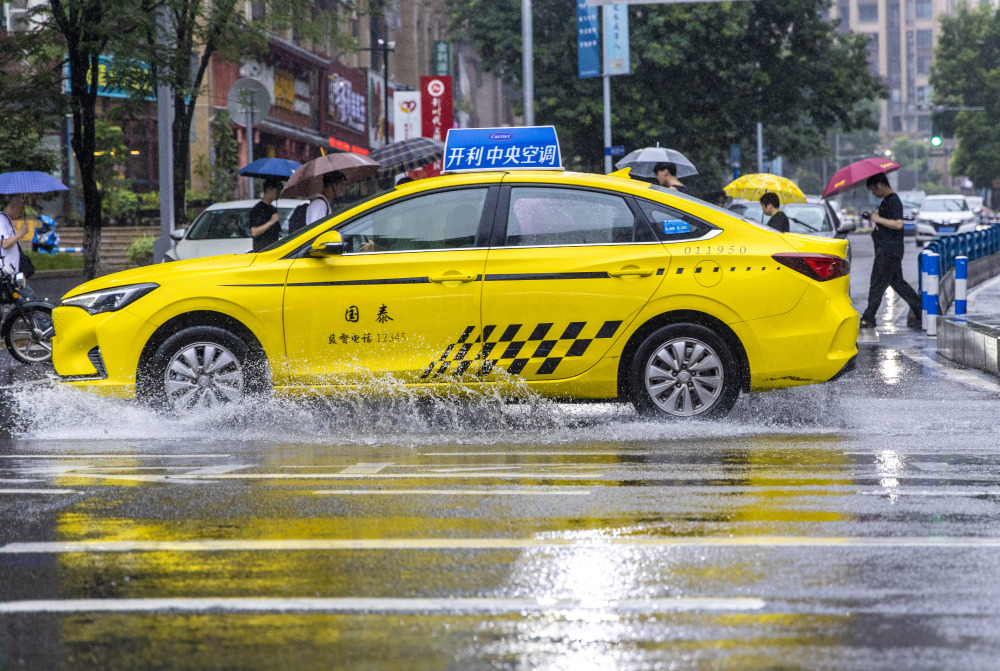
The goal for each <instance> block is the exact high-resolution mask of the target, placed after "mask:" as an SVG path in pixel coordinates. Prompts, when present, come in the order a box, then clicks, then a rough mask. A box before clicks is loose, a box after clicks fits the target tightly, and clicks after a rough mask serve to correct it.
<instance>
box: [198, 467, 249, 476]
mask: <svg viewBox="0 0 1000 671" xmlns="http://www.w3.org/2000/svg"><path fill="white" fill-rule="evenodd" d="M250 467H251V466H250V464H221V465H219V466H205V467H204V468H196V469H194V470H193V471H188V472H186V473H184V474H183V476H182V477H187V476H188V475H220V474H222V473H232V472H233V471H239V470H242V469H244V468H250Z"/></svg>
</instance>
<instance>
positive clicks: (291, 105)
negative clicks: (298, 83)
mask: <svg viewBox="0 0 1000 671" xmlns="http://www.w3.org/2000/svg"><path fill="white" fill-rule="evenodd" d="M274 106H275V107H280V108H281V109H285V110H294V109H295V75H293V74H292V73H291V72H289V71H288V70H281V69H280V68H275V70H274Z"/></svg>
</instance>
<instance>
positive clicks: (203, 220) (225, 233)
mask: <svg viewBox="0 0 1000 671" xmlns="http://www.w3.org/2000/svg"><path fill="white" fill-rule="evenodd" d="M290 216H292V208H290V207H279V208H278V218H279V219H280V221H281V230H282V231H287V230H288V218H289V217H290ZM249 237H251V236H250V208H249V207H241V208H228V209H220V210H205V211H204V212H202V213H201V215H199V216H198V218H197V219H195V220H194V223H193V224H191V229H190V230H189V231H188V234H187V239H188V240H229V239H231V238H249Z"/></svg>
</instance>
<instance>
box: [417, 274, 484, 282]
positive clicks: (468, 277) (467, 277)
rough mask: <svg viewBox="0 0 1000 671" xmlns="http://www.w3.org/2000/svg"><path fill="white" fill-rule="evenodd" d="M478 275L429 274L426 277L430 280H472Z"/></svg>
mask: <svg viewBox="0 0 1000 671" xmlns="http://www.w3.org/2000/svg"><path fill="white" fill-rule="evenodd" d="M477 277H479V275H459V274H458V273H455V274H453V275H431V276H430V277H428V278H427V279H429V280H430V281H431V282H473V281H475V279H476V278H477Z"/></svg>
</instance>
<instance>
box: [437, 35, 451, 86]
mask: <svg viewBox="0 0 1000 671" xmlns="http://www.w3.org/2000/svg"><path fill="white" fill-rule="evenodd" d="M434 74H435V75H437V76H439V77H440V76H450V75H451V42H445V41H443V40H438V41H436V42H434Z"/></svg>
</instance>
